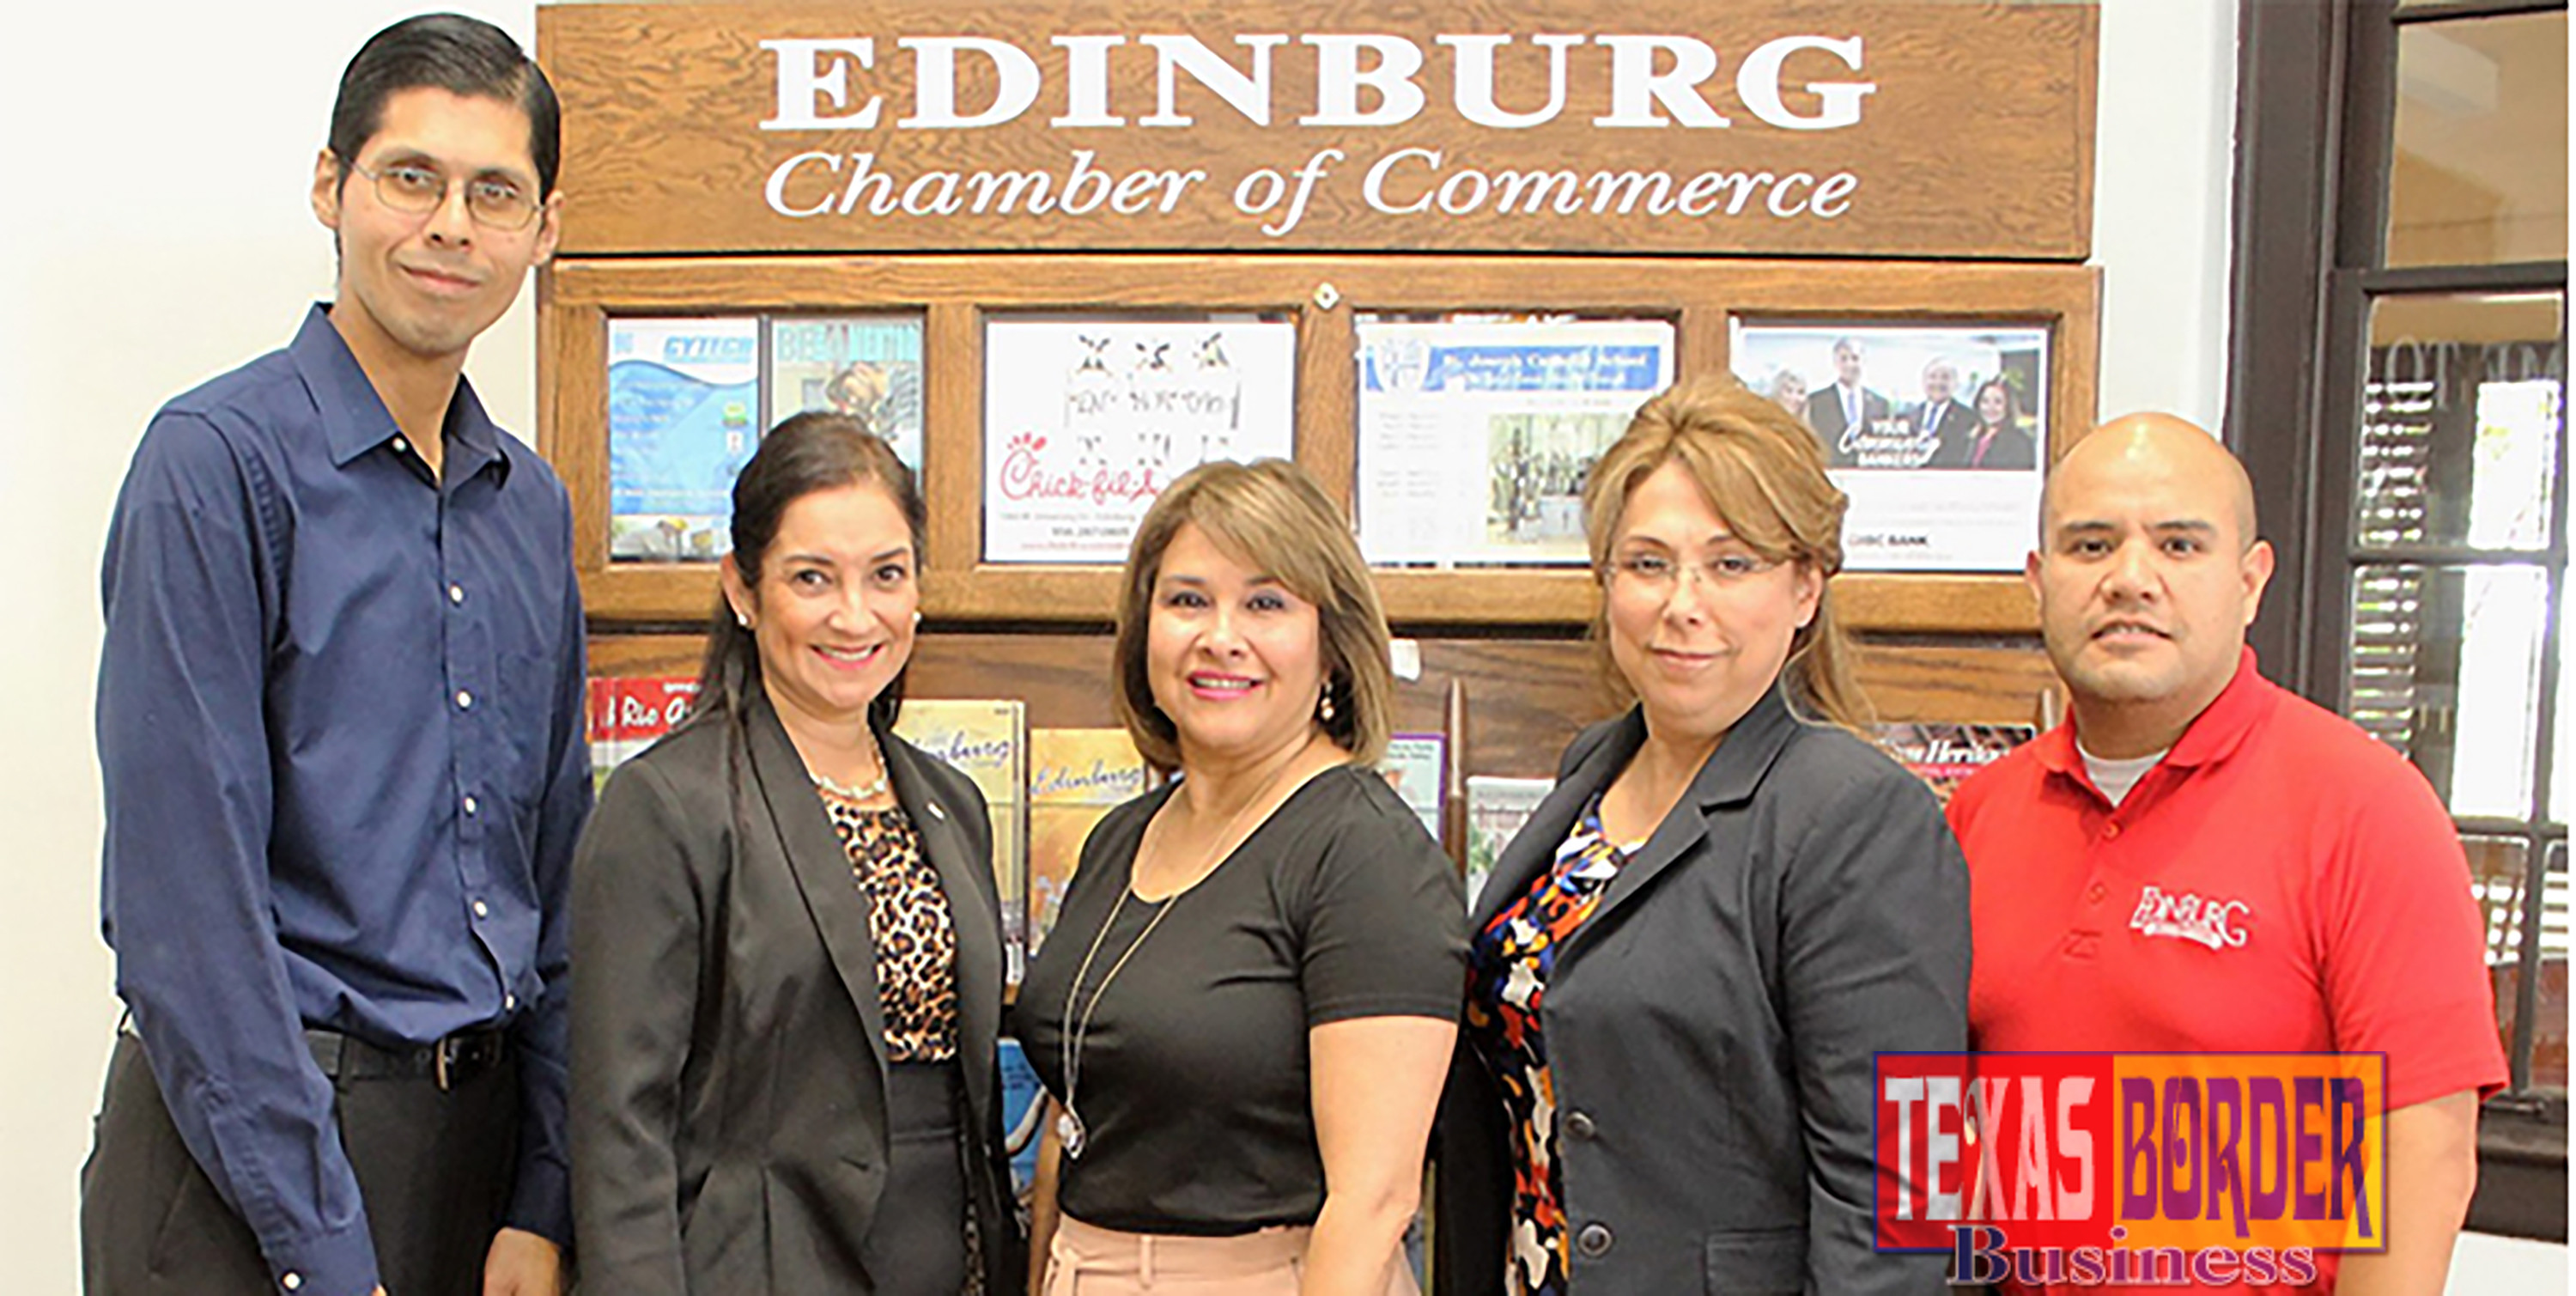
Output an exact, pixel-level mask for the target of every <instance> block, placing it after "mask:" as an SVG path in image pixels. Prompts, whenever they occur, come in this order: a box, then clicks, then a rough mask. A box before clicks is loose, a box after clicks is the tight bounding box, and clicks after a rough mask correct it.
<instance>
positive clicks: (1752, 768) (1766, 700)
mask: <svg viewBox="0 0 2576 1296" xmlns="http://www.w3.org/2000/svg"><path fill="white" fill-rule="evenodd" d="M1783 687H1784V686H1782V685H1780V684H1776V683H1775V684H1773V685H1772V686H1771V690H1770V691H1769V692H1767V693H1764V694H1763V695H1762V697H1761V700H1759V701H1757V702H1755V703H1754V704H1753V709H1752V710H1750V711H1747V712H1745V713H1744V718H1743V719H1741V720H1738V721H1736V722H1735V727H1734V728H1733V729H1730V730H1728V731H1727V733H1726V738H1725V740H1724V741H1721V742H1720V743H1718V745H1717V750H1716V751H1715V752H1714V753H1711V754H1710V756H1709V758H1708V763H1707V764H1705V765H1702V766H1700V770H1699V776H1698V777H1697V778H1694V779H1692V780H1691V786H1690V790H1689V791H1687V792H1684V793H1683V794H1682V799H1681V800H1679V801H1676V802H1674V803H1673V808H1672V810H1671V812H1670V813H1667V814H1666V815H1665V816H1664V821H1663V822H1662V823H1660V824H1657V825H1656V826H1655V834H1654V835H1653V836H1652V837H1649V838H1647V839H1646V844H1645V845H1644V846H1642V847H1639V848H1638V850H1637V853H1636V854H1635V855H1632V856H1630V857H1629V858H1628V862H1627V863H1626V864H1623V865H1621V866H1620V868H1619V874H1618V876H1617V877H1614V878H1612V879H1610V885H1609V887H1608V889H1606V890H1604V891H1603V892H1602V893H1601V903H1600V904H1598V905H1596V906H1594V907H1593V910H1592V916H1591V917H1589V918H1587V919H1585V920H1584V923H1583V928H1582V930H1580V931H1577V932H1576V933H1575V934H1574V941H1581V940H1582V939H1583V938H1584V937H1585V936H1588V935H1590V934H1591V933H1593V932H1596V931H1599V930H1602V928H1603V926H1604V924H1605V922H1606V920H1607V919H1608V918H1609V917H1610V915H1611V914H1612V913H1614V912H1616V911H1617V910H1618V908H1619V907H1620V906H1621V905H1623V904H1626V903H1627V902H1628V901H1629V900H1631V899H1633V898H1634V897H1635V896H1636V895H1637V894H1638V893H1639V892H1641V891H1643V890H1645V889H1646V887H1647V886H1648V885H1649V884H1651V883H1652V882H1653V881H1654V880H1655V877H1656V875H1658V874H1660V873H1662V872H1663V871H1664V870H1665V869H1668V868H1671V867H1672V866H1673V863H1674V862H1675V861H1676V860H1679V859H1682V858H1683V857H1685V856H1689V855H1696V854H1698V853H1700V852H1701V850H1702V849H1703V844H1704V843H1705V842H1706V841H1707V840H1708V837H1709V823H1708V819H1707V816H1705V815H1704V814H1702V813H1701V812H1702V811H1703V810H1711V809H1717V808H1720V807H1724V806H1736V805H1742V804H1744V803H1746V802H1748V801H1751V800H1752V799H1753V793H1754V790H1755V789H1757V788H1759V787H1761V786H1762V778H1763V776H1764V775H1765V774H1768V773H1770V771H1771V765H1772V763H1773V762H1774V761H1777V760H1778V759H1779V758H1780V752H1781V749H1783V748H1785V747H1787V746H1788V745H1789V739H1790V737H1791V736H1792V735H1793V734H1795V733H1796V732H1797V727H1798V721H1797V718H1796V717H1794V716H1792V715H1790V714H1789V705H1788V702H1787V699H1786V698H1785V697H1784V695H1783V694H1782V691H1781V690H1782V688H1783ZM1638 736H1639V738H1640V739H1641V740H1642V739H1643V737H1644V723H1643V721H1642V720H1641V721H1640V722H1639V725H1638ZM1635 750H1636V748H1635V747H1634V746H1631V747H1630V748H1629V749H1628V751H1629V754H1632V755H1633V754H1634V753H1635ZM1626 764H1627V760H1626V757H1625V756H1623V757H1621V759H1620V766H1621V767H1624V766H1625V765H1626ZM1616 773H1617V769H1616V768H1614V769H1613V770H1612V774H1613V775H1614V776H1615V775H1616ZM1569 943H1571V942H1569Z"/></svg>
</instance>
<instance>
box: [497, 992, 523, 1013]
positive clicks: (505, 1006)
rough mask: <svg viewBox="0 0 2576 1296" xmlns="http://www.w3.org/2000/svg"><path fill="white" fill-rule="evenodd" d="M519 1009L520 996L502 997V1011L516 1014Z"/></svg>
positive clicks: (508, 995) (507, 995)
mask: <svg viewBox="0 0 2576 1296" xmlns="http://www.w3.org/2000/svg"><path fill="white" fill-rule="evenodd" d="M518 1007H519V996H517V995H514V994H505V995H502V996H501V1011H503V1012H515V1011H517V1010H518Z"/></svg>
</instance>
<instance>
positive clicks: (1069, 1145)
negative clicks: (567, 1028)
mask: <svg viewBox="0 0 2576 1296" xmlns="http://www.w3.org/2000/svg"><path fill="white" fill-rule="evenodd" d="M1313 743H1314V739H1313V738H1311V737H1310V738H1308V739H1307V740H1306V746H1312V745H1313ZM1306 746H1300V747H1299V748H1298V749H1297V753H1296V755H1294V756H1291V757H1289V758H1288V759H1287V761H1285V762H1283V763H1282V764H1281V765H1280V766H1279V769H1278V771H1277V772H1276V773H1274V774H1272V775H1271V776H1270V777H1269V779H1267V780H1266V781H1264V782H1263V783H1262V785H1261V787H1260V789H1259V790H1257V791H1255V792H1254V793H1253V794H1252V798H1251V799H1250V800H1248V801H1245V802H1244V803H1243V806H1242V808H1241V809H1238V810H1236V811H1235V812H1234V814H1233V816H1232V817H1230V818H1228V819H1227V820H1226V821H1225V827H1224V828H1223V829H1221V830H1219V831H1218V833H1217V836H1216V839H1215V842H1214V843H1213V845H1212V846H1211V848H1210V849H1209V851H1208V858H1210V859H1215V860H1223V859H1224V858H1225V856H1226V854H1227V853H1228V852H1230V851H1232V849H1233V848H1234V846H1237V845H1240V844H1241V843H1240V842H1238V841H1234V840H1233V839H1234V834H1235V830H1236V829H1238V828H1241V827H1242V826H1243V820H1244V818H1245V817H1246V816H1247V815H1250V814H1251V813H1252V811H1253V810H1254V809H1255V808H1256V807H1258V806H1260V805H1261V803H1262V802H1264V801H1266V800H1268V799H1269V798H1270V794H1271V792H1272V791H1274V790H1276V789H1277V788H1278V786H1279V781H1280V780H1281V779H1284V778H1286V777H1287V776H1288V771H1289V770H1291V769H1294V768H1295V767H1296V765H1297V761H1298V758H1299V757H1302V756H1304V755H1305V754H1306ZM1181 790H1182V791H1184V792H1186V791H1188V790H1189V789H1188V785H1187V784H1186V783H1184V784H1183V785H1182V789H1181ZM1160 819H1161V816H1159V815H1158V816H1156V823H1153V824H1148V825H1146V832H1147V833H1149V834H1150V833H1152V832H1153V830H1154V829H1155V828H1156V827H1157V826H1159V823H1160ZM1144 847H1145V843H1144V842H1142V841H1139V842H1138V843H1137V850H1136V858H1137V859H1139V860H1142V859H1144V858H1146V851H1145V849H1144ZM1192 885H1196V884H1195V883H1193V884H1192ZM1135 889H1136V888H1135V874H1134V872H1133V871H1132V869H1131V871H1130V872H1129V874H1128V883H1127V885H1126V886H1123V887H1120V888H1119V889H1118V900H1117V903H1115V904H1112V905H1111V906H1110V907H1109V916H1108V917H1107V918H1106V919H1103V920H1102V921H1101V924H1100V930H1099V931H1098V932H1097V933H1095V934H1094V935H1093V936H1092V938H1091V948H1090V949H1089V950H1087V951H1085V952H1084V953H1083V956H1082V963H1081V966H1079V967H1077V968H1075V969H1074V973H1073V984H1072V985H1070V986H1067V987H1066V988H1065V992H1064V1036H1063V1039H1062V1041H1061V1047H1060V1048H1059V1050H1058V1059H1059V1061H1060V1063H1061V1067H1062V1071H1063V1074H1064V1110H1063V1111H1061V1112H1058V1113H1057V1114H1056V1118H1055V1137H1056V1142H1057V1144H1058V1145H1059V1146H1061V1147H1062V1148H1063V1149H1064V1154H1065V1155H1066V1156H1068V1157H1072V1158H1073V1159H1075V1160H1077V1161H1079V1160H1081V1159H1082V1150H1083V1148H1084V1147H1085V1146H1086V1145H1087V1144H1088V1143H1089V1142H1090V1140H1091V1131H1090V1127H1089V1126H1087V1125H1085V1124H1083V1121H1082V1113H1081V1111H1080V1110H1079V1109H1077V1108H1076V1107H1075V1106H1074V1095H1075V1093H1076V1092H1077V1091H1079V1090H1080V1088H1081V1086H1082V1046H1083V1043H1084V1041H1085V1040H1086V1039H1087V1037H1089V1035H1090V1034H1091V1017H1092V1014H1093V1013H1096V1012H1098V1011H1100V1000H1101V996H1103V995H1106V994H1108V993H1109V983H1110V982H1112V981H1115V980H1117V979H1118V974H1119V973H1120V972H1121V971H1123V970H1125V968H1126V966H1127V960H1129V959H1131V958H1134V957H1136V951H1137V950H1139V949H1142V948H1144V946H1145V939H1146V938H1147V937H1149V936H1152V935H1153V934H1154V929H1155V928H1156V927H1159V926H1161V925H1162V924H1163V919H1164V918H1166V917H1168V916H1170V914H1171V912H1172V910H1173V909H1174V908H1176V907H1178V906H1179V904H1180V900H1181V895H1182V894H1183V893H1185V892H1186V891H1187V890H1188V889H1189V888H1187V887H1184V888H1182V890H1181V891H1177V892H1174V893H1173V894H1171V895H1169V896H1166V897H1164V899H1163V907H1162V908H1160V909H1158V910H1155V911H1154V916H1153V918H1152V919H1151V920H1149V921H1147V922H1146V924H1145V930H1143V931H1141V932H1138V933H1137V934H1136V939H1135V940H1133V941H1131V942H1129V943H1128V946H1127V949H1126V951H1125V952H1124V953H1121V954H1120V955H1119V956H1118V959H1117V961H1116V962H1113V963H1111V964H1110V965H1109V971H1108V972H1106V973H1104V974H1103V975H1102V976H1101V978H1100V984H1099V985H1098V986H1096V987H1094V988H1093V990H1092V992H1091V1001H1090V1002H1089V1003H1087V1004H1084V1005H1083V1006H1082V1011H1081V1013H1080V1014H1079V1015H1077V1014H1076V1013H1075V1012H1074V1003H1075V1001H1076V1000H1077V999H1078V998H1079V997H1080V996H1081V994H1082V981H1083V978H1084V977H1087V976H1089V975H1091V964H1092V961H1093V960H1094V959H1096V958H1098V957H1099V956H1100V946H1101V944H1102V942H1104V941H1106V940H1108V939H1109V929H1110V928H1111V927H1114V926H1116V925H1117V923H1118V915H1119V914H1120V913H1121V912H1123V911H1124V910H1125V909H1126V908H1127V897H1128V896H1129V895H1130V894H1132V893H1133V892H1134V891H1135Z"/></svg>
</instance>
